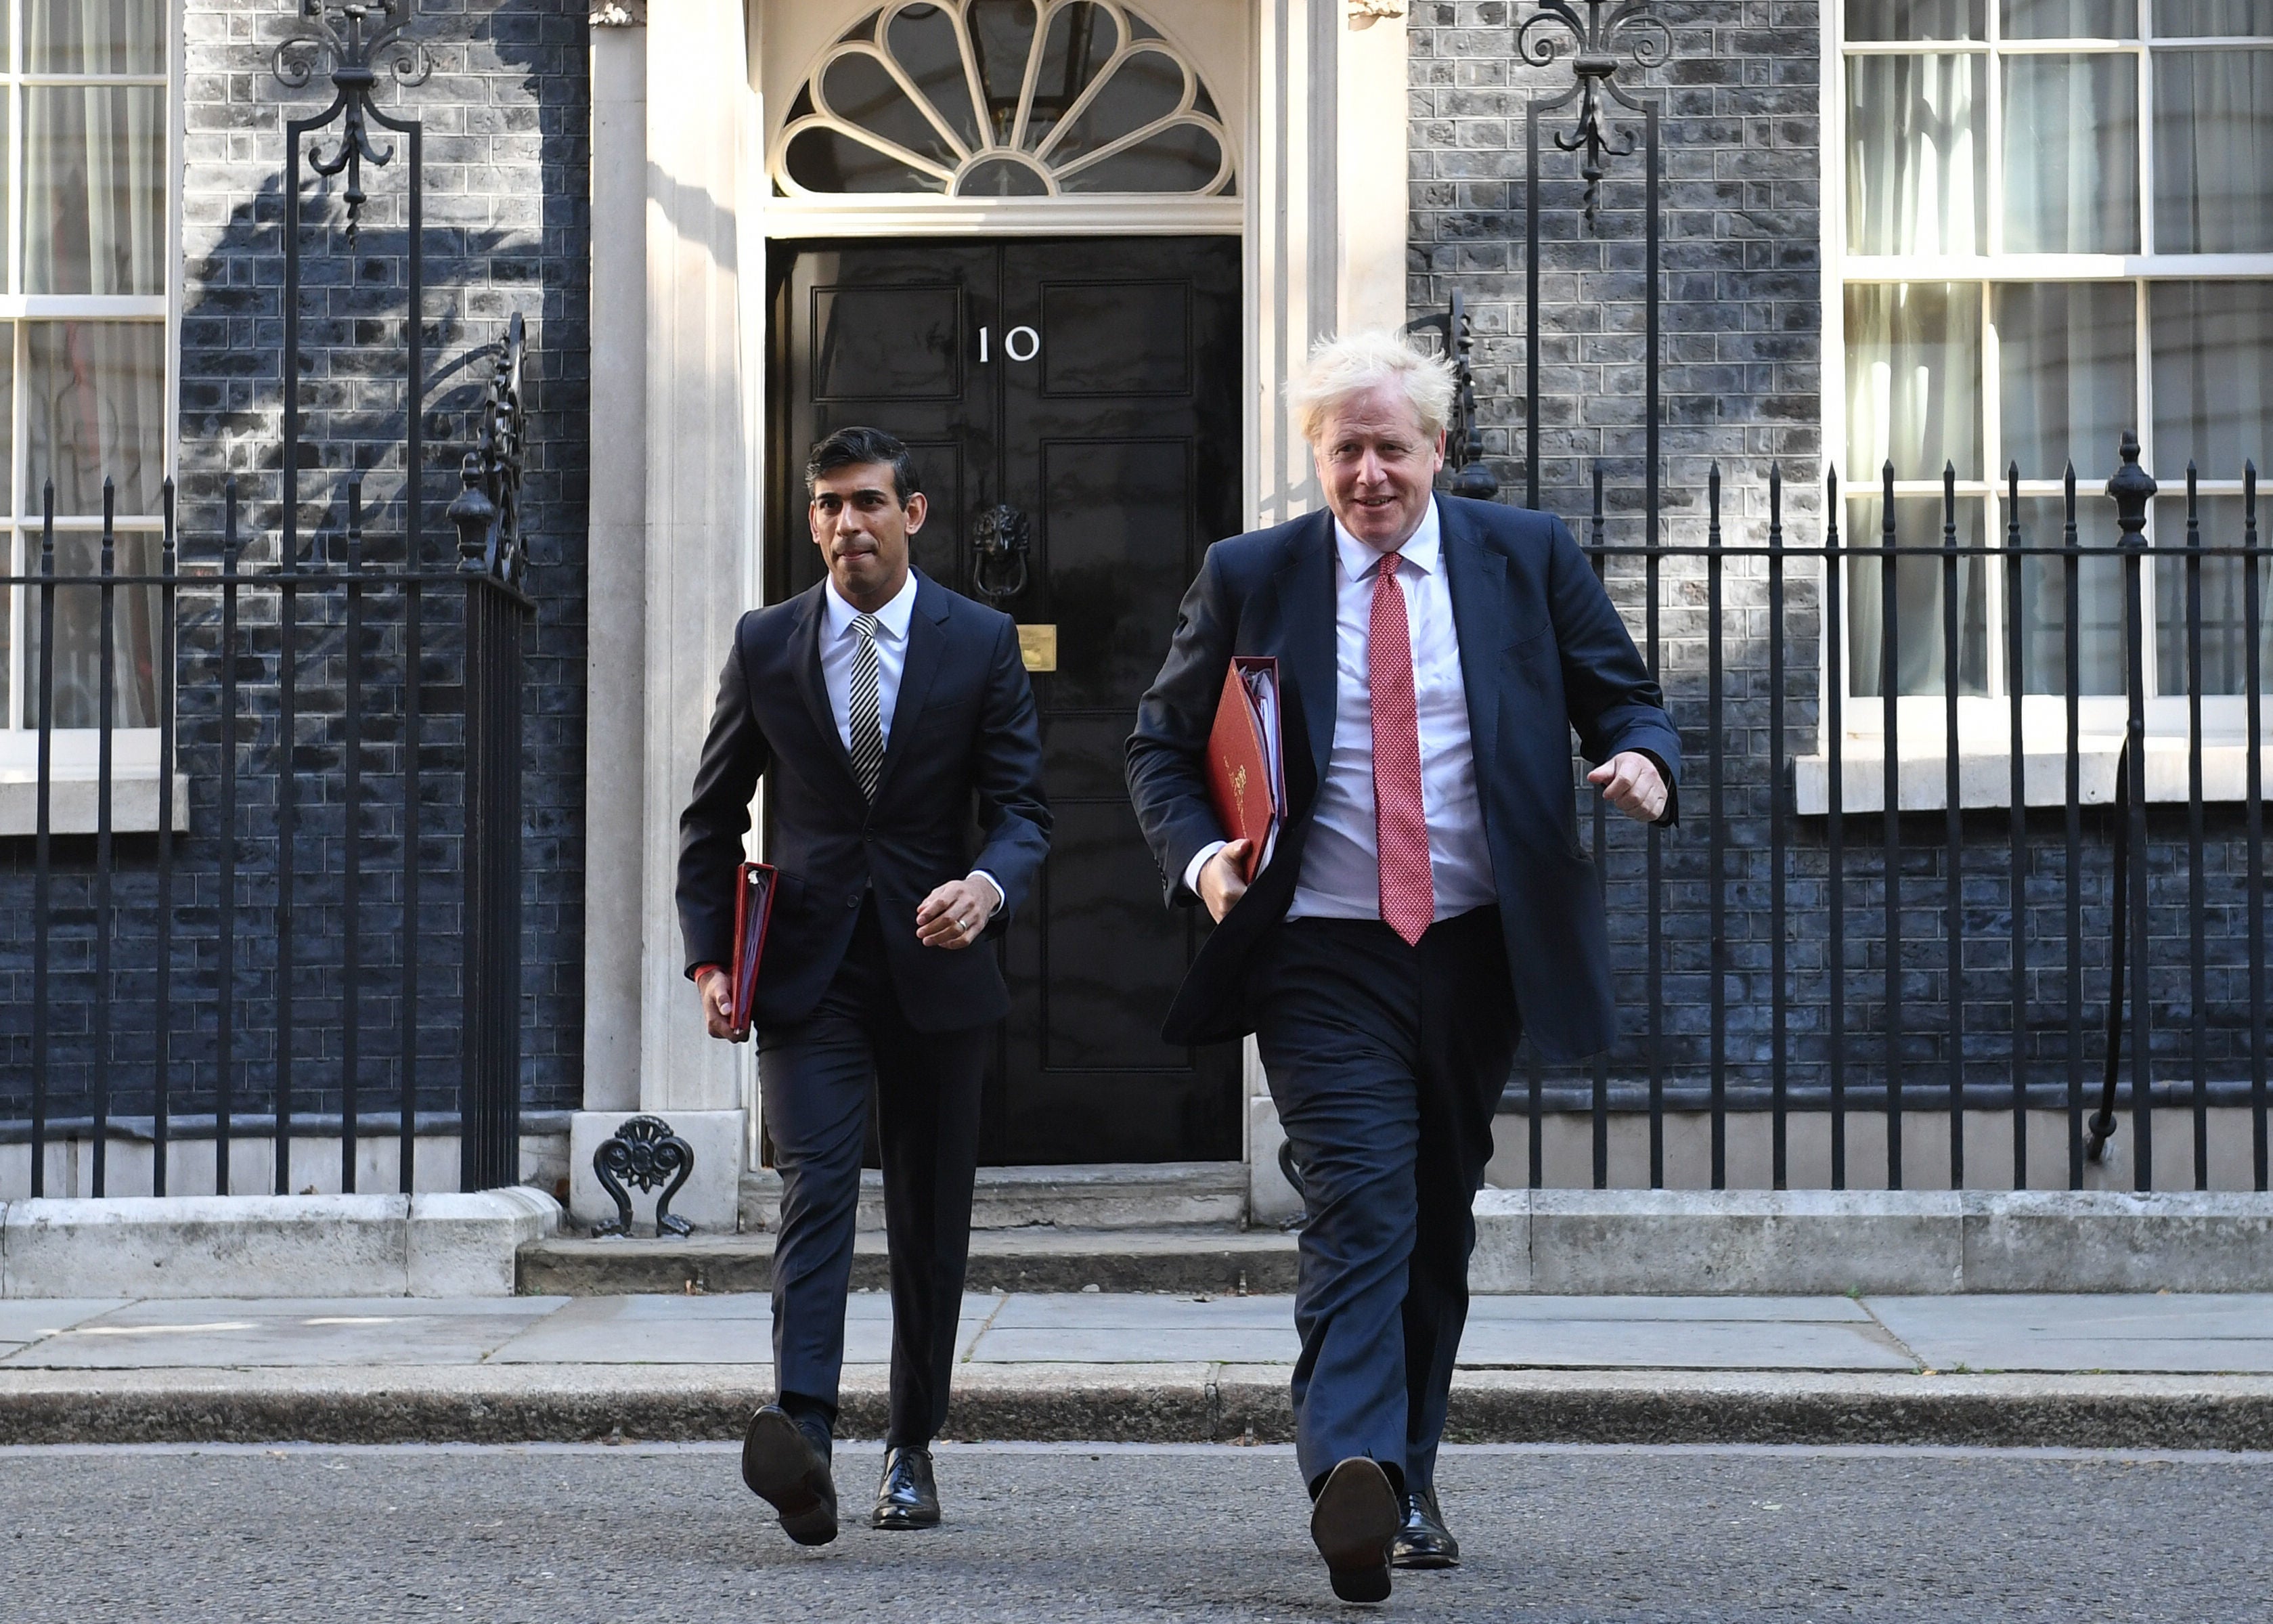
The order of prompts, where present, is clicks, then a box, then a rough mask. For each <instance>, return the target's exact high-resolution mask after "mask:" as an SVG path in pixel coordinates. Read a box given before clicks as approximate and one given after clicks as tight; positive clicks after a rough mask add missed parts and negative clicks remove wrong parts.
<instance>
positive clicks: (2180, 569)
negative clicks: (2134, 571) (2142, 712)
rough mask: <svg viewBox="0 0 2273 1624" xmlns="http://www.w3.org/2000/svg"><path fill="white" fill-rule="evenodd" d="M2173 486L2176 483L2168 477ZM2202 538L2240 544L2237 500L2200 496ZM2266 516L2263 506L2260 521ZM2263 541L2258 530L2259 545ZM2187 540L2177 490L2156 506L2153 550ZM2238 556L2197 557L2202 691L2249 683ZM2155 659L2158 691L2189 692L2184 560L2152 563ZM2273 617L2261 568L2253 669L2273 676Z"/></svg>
mask: <svg viewBox="0 0 2273 1624" xmlns="http://www.w3.org/2000/svg"><path fill="white" fill-rule="evenodd" d="M2172 483H2173V484H2174V485H2175V484H2177V483H2178V482H2177V481H2175V480H2174V481H2172ZM2201 501H2202V507H2201V510H2200V511H2201V515H2202V545H2203V546H2205V547H2238V546H2239V545H2241V542H2242V533H2241V498H2239V497H2238V496H2205V497H2203V498H2202V499H2201ZM2264 522H2265V515H2264V514H2263V512H2262V509H2261V511H2260V513H2259V515H2258V523H2260V524H2261V525H2262V524H2263V523H2264ZM2267 539H2268V538H2266V537H2265V536H2263V535H2262V533H2261V535H2260V536H2259V540H2260V542H2261V543H2262V542H2263V541H2265V540H2267ZM2186 545H2187V499H2186V495H2185V491H2184V487H2183V486H2180V490H2179V494H2178V495H2176V496H2166V497H2162V498H2158V499H2157V501H2156V503H2155V547H2156V550H2157V553H2162V552H2164V551H2165V550H2170V551H2175V552H2181V553H2182V552H2184V551H2185V549H2186ZM2241 564H2242V560H2239V559H2238V558H2210V559H2204V560H2202V692H2203V693H2205V694H2242V693H2247V691H2248V688H2249V666H2248V663H2247V651H2248V648H2249V641H2248V634H2247V627H2248V617H2247V614H2246V613H2245V609H2246V607H2247V605H2245V604H2244V603H2243V601H2242V589H2243V584H2244V583H2243V580H2242V569H2241ZM2155 608H2156V615H2155V626H2156V642H2155V657H2156V658H2155V664H2156V666H2157V682H2158V685H2159V687H2158V691H2159V692H2161V693H2164V694H2183V693H2186V692H2187V567H2186V564H2185V562H2184V560H2180V559H2173V558H2163V557H2157V560H2155ZM2269 620H2273V568H2267V567H2266V566H2265V564H2263V563H2262V562H2261V563H2260V564H2259V565H2258V576H2257V649H2258V662H2259V663H2258V673H2259V676H2260V679H2261V680H2262V679H2264V678H2266V677H2269V676H2273V641H2269V640H2268V638H2267V636H2266V630H2267V623H2268V621H2269Z"/></svg>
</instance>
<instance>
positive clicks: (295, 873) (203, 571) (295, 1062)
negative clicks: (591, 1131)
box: [0, 331, 529, 1196]
mask: <svg viewBox="0 0 2273 1624" xmlns="http://www.w3.org/2000/svg"><path fill="white" fill-rule="evenodd" d="M515 336H516V337H517V336H518V333H517V331H516V334H515ZM510 355H511V359H512V362H513V364H514V365H515V366H517V365H518V358H519V351H518V346H517V345H516V346H514V348H513V349H512V350H511V351H510ZM491 438H492V439H493V437H491ZM468 462H469V467H468V471H467V476H466V480H467V497H468V500H461V504H460V508H463V509H466V510H467V511H463V512H461V511H460V509H458V508H454V510H453V517H454V518H457V519H459V520H460V522H461V534H462V535H463V536H464V537H465V540H464V541H463V542H462V543H461V557H460V558H459V559H458V560H455V561H454V563H451V562H445V563H439V564H437V563H433V562H430V561H428V560H424V559H421V558H419V557H418V556H417V555H416V554H415V553H409V551H408V550H407V549H406V550H405V551H403V552H402V553H400V554H399V555H398V556H397V558H396V559H395V560H394V561H392V562H377V563H375V562H373V561H372V560H371V559H370V558H369V557H368V556H367V554H366V550H365V537H364V504H363V482H362V480H361V478H360V477H351V478H350V479H349V481H348V482H347V485H346V491H345V504H344V523H343V524H342V525H341V527H340V528H339V529H338V530H337V531H336V532H335V533H334V534H333V535H331V536H329V537H327V538H318V539H317V540H316V541H314V542H312V543H311V544H305V545H301V544H294V545H291V546H289V547H281V552H280V556H279V558H278V560H277V561H276V562H275V563H274V565H273V566H271V567H267V568H247V567H246V565H245V562H244V553H245V551H246V547H245V538H244V535H243V534H242V532H241V530H240V523H239V515H238V501H237V492H236V485H235V484H234V482H231V483H230V485H229V486H228V489H227V495H226V499H225V503H224V507H223V511H222V513H221V525H220V534H219V536H218V537H217V538H211V540H210V541H209V543H208V544H207V545H206V546H205V547H204V548H201V549H200V551H203V552H205V553H206V561H203V562H199V563H191V564H185V563H184V561H183V559H182V555H181V547H180V543H179V538H178V537H177V534H176V519H175V504H174V489H173V485H172V482H171V481H170V480H169V482H168V483H167V485H166V487H165V500H164V508H163V529H162V531H161V534H160V536H159V538H158V546H157V549H156V551H157V557H156V558H155V560H153V562H154V568H146V569H132V570H123V569H120V568H118V567H117V564H118V550H119V545H118V544H119V534H118V532H117V530H116V526H115V523H114V522H113V520H112V519H111V517H110V516H109V514H108V513H106V515H105V518H104V521H103V526H102V530H101V533H100V537H99V539H98V540H97V542H96V549H97V556H98V568H96V569H95V570H94V571H93V572H81V573H65V572H64V571H61V570H59V569H58V568H57V567H56V565H57V557H56V536H57V532H56V522H55V519H54V516H53V513H52V505H53V496H52V492H50V493H49V498H48V500H49V514H48V516H47V517H46V519H45V521H44V523H43V524H42V528H41V540H40V545H39V557H38V561H37V568H35V569H34V570H31V571H29V572H27V573H24V574H19V575H9V576H5V577H0V580H4V583H5V585H6V587H7V589H8V590H9V591H10V592H11V594H21V595H22V596H23V598H24V599H25V602H26V615H27V620H28V622H29V623H31V624H35V625H36V626H37V627H38V628H39V632H38V638H37V655H36V658H35V659H34V660H32V661H29V662H27V664H28V665H30V666H31V670H29V671H28V672H27V673H26V676H27V678H28V681H27V684H26V694H25V695H24V699H25V720H26V728H25V732H26V733H31V734H33V735H34V737H35V739H36V761H37V775H36V776H37V782H36V786H35V793H34V813H33V819H32V822H33V828H32V829H31V831H29V832H30V836H31V838H30V843H29V844H30V846H31V851H30V853H29V855H30V859H31V861H30V862H29V864H28V865H26V864H24V863H23V862H22V861H20V860H19V861H16V862H14V863H12V864H11V865H10V866H8V867H7V868H4V869H0V911H4V912H5V913H6V914H8V915H9V916H10V917H11V919H12V920H14V921H16V930H15V932H14V945H15V947H16V949H17V950H18V951H19V953H20V960H19V962H20V963H22V964H23V965H24V966H25V967H26V968H27V969H28V976H27V977H26V981H25V982H19V983H17V984H18V985H25V984H26V983H27V984H28V990H29V994H30V996H29V999H28V1008H26V1007H25V1006H24V1004H16V1007H15V1008H14V1010H13V1011H6V1014H8V1015H12V1016H13V1017H15V1018H19V1019H20V1020H21V1025H20V1026H18V1025H17V1024H16V1019H9V1021H8V1024H9V1025H10V1026H15V1029H16V1030H17V1031H19V1032H20V1033H22V1034H23V1040H22V1041H21V1044H20V1047H19V1045H18V1044H17V1043H16V1042H15V1041H11V1042H10V1044H9V1047H8V1048H7V1049H6V1050H4V1051H0V1052H4V1053H5V1056H6V1063H5V1064H4V1066H0V1138H6V1139H17V1140H19V1142H28V1144H29V1147H30V1152H31V1162H30V1172H29V1190H28V1193H30V1194H32V1195H34V1196H37V1195H41V1194H47V1193H50V1192H49V1178H48V1162H49V1156H48V1151H49V1146H50V1145H51V1144H52V1143H55V1142H56V1141H57V1140H58V1139H59V1138H61V1139H70V1140H78V1141H83V1142H84V1145H85V1158H86V1159H85V1181H84V1183H83V1184H78V1187H79V1189H80V1191H81V1192H82V1193H86V1194H89V1195H94V1196H103V1195H118V1194H156V1195H163V1194H167V1193H169V1162H170V1159H171V1158H170V1154H169V1153H170V1152H171V1151H172V1149H173V1147H175V1145H176V1142H177V1140H178V1139H181V1138H183V1137H185V1134H184V1130H186V1137H194V1138H195V1139H210V1141H211V1148H212V1156H213V1172H212V1176H211V1182H210V1184H209V1185H207V1184H206V1180H205V1178H204V1177H202V1175H200V1176H199V1179H198V1181H197V1182H198V1183H199V1185H200V1187H209V1188H211V1189H212V1190H214V1191H215V1192H219V1193H224V1194H226V1193H229V1192H232V1191H236V1190H241V1189H242V1188H243V1183H242V1180H241V1179H240V1178H239V1177H236V1174H235V1171H234V1169H233V1167H232V1156H233V1152H234V1151H235V1149H236V1147H237V1145H238V1144H239V1143H240V1142H241V1140H242V1139H243V1138H244V1135H245V1133H246V1132H247V1131H248V1130H249V1129H251V1128H252V1127H253V1125H254V1124H257V1125H258V1132H259V1133H260V1134H261V1135H262V1136H263V1137H265V1138H266V1139H267V1140H268V1142H269V1147H270V1154H269V1170H270V1174H271V1177H270V1179H269V1180H268V1183H269V1184H270V1186H271V1187H272V1188H273V1189H274V1191H275V1192H277V1193H280V1194H281V1193H287V1192H291V1191H293V1190H296V1189H299V1188H302V1187H304V1185H305V1184H309V1183H311V1182H314V1183H320V1184H324V1185H326V1187H332V1188H337V1189H341V1190H345V1191H354V1190H355V1189H356V1186H357V1183H358V1175H357V1169H358V1164H359V1161H360V1147H361V1146H362V1144H363V1142H364V1140H365V1139H366V1138H367V1137H368V1136H370V1135H371V1134H372V1133H373V1132H385V1133H387V1134H388V1135H389V1136H390V1137H392V1138H393V1139H394V1140H395V1142H396V1145H397V1147H398V1149H397V1154H396V1158H395V1161H396V1168H395V1181H394V1182H395V1183H396V1184H398V1185H399V1187H400V1188H401V1190H402V1191H404V1192H409V1190H410V1189H411V1188H412V1187H413V1183H414V1180H415V1179H416V1177H417V1168H416V1154H417V1147H416V1140H417V1138H418V1136H419V1135H420V1134H422V1133H429V1134H431V1133H434V1132H451V1131H452V1130H456V1131H457V1132H458V1133H459V1138H460V1141H461V1165H460V1168H459V1170H458V1177H459V1183H460V1186H461V1188H465V1189H481V1188H488V1187H491V1186H494V1185H498V1184H510V1183H513V1182H514V1180H515V1179H516V1178H517V1177H518V1165H517V1156H518V1144H517V1138H518V1135H517V1128H516V1123H517V1114H518V1109H519V1086H520V1077H519V1071H520V1066H519V1033H520V1014H521V1011H520V978H519V965H518V943H517V936H518V918H519V906H520V828H519V823H520V811H519V808H520V791H519V784H520V771H521V761H520V737H521V731H520V717H521V687H522V683H521V627H522V624H523V621H524V619H525V617H526V614H527V612H528V610H529V600H528V599H527V598H526V597H524V596H523V594H522V592H521V587H520V583H519V576H520V573H521V553H520V547H519V538H518V533H517V530H515V531H512V532H507V533H506V535H505V536H504V538H503V540H502V542H501V541H500V537H499V532H498V527H497V525H496V524H495V523H494V522H493V521H494V515H495V509H496V508H497V506H498V503H497V501H496V500H495V499H496V498H497V497H499V495H500V494H502V493H503V485H504V483H505V480H506V477H507V476H506V473H505V472H504V471H503V470H502V469H501V467H500V465H499V462H498V461H497V459H496V458H494V457H491V456H488V455H486V454H484V455H479V456H476V457H469V459H468ZM485 503H486V504H487V505H488V508H489V509H490V511H488V512H484V510H483V509H484V504H485ZM280 545H281V544H280ZM90 596H91V597H92V598H93V602H92V604H90V603H89V602H88V598H90ZM138 598H139V600H140V602H139V604H138V603H137V602H136V600H137V599H138ZM123 607H125V608H129V609H135V610H140V609H146V610H147V611H148V612H149V613H148V614H147V616H146V618H145V619H143V620H138V622H137V623H138V624H147V625H150V626H153V627H154V630H155V637H154V647H151V648H147V649H144V650H139V655H140V658H137V659H127V658H121V650H120V644H119V635H118V632H119V627H120V624H121V620H122V608H123ZM59 608H62V609H64V610H65V611H67V612H75V613H67V614H66V616H65V618H66V620H68V621H69V622H70V624H68V625H65V626H64V628H62V630H61V633H60V637H61V643H60V644H59V628H58V611H59ZM129 618H130V619H131V618H134V617H132V616H131V615H130V616H129ZM90 630H91V633H92V635H91V636H90V635H89V633H90ZM89 643H91V644H92V647H93V651H94V658H93V659H91V660H89V659H86V658H83V657H84V655H85V654H86V651H87V650H86V649H85V648H83V647H81V646H80V645H83V644H89ZM59 646H61V647H63V648H64V652H65V654H66V658H73V657H74V656H76V657H79V658H74V665H75V668H77V669H79V670H81V671H83V670H84V668H85V667H86V666H89V665H91V666H92V667H93V672H94V683H93V686H94V690H95V692H94V704H93V710H92V714H87V715H82V714H79V712H80V711H85V710H86V704H85V701H84V697H83V696H82V697H81V698H79V700H78V701H77V702H76V703H74V701H73V700H72V697H71V695H68V694H65V693H62V692H59V687H58V682H57V673H56V660H57V655H58V650H59ZM185 667H186V668H193V669H194V671H195V672H196V673H198V675H197V678H196V680H192V681H190V682H186V683H185V682H183V681H181V680H180V679H179V678H178V676H177V671H178V670H179V669H182V668H185ZM122 682H124V684H125V685H126V686H128V687H131V688H136V689H138V690H139V691H137V692H135V693H134V694H132V695H131V698H132V700H133V703H132V704H131V711H132V712H133V716H132V717H131V718H123V717H122V709H123V707H122V700H123V699H124V698H125V697H127V695H124V694H123V693H122ZM437 698H439V700H440V703H436V700H437ZM129 720H135V721H147V722H148V723H149V724H150V726H146V727H130V726H127V725H126V724H127V721H129ZM74 724H78V726H74ZM152 735H154V753H155V763H156V771H155V773H154V781H153V778H152V777H142V778H137V779H128V778H122V775H121V773H120V771H119V769H118V758H119V756H120V754H121V749H120V746H121V744H122V743H123V742H124V741H130V740H131V741H136V742H139V743H150V742H153V740H152ZM90 739H91V741H92V743H93V746H94V749H93V760H94V772H93V775H92V778H91V779H90V778H86V777H84V776H81V775H75V774H73V773H72V772H71V771H67V770H66V768H65V767H64V765H63V764H60V763H58V760H57V745H58V742H59V741H65V742H71V743H79V742H81V741H88V740H90ZM74 754H75V755H77V756H79V757H81V758H84V756H85V755H86V752H84V751H78V752H74ZM90 783H91V786H92V788H93V792H94V818H93V822H92V828H91V829H87V828H86V827H84V826H79V825H78V824H77V823H76V822H74V826H73V827H71V829H70V830H68V831H64V830H60V829H59V828H58V819H57V817H56V793H57V791H58V790H59V789H63V790H67V791H68V790H75V789H81V788H84V787H86V786H87V785H89V784H90ZM129 783H131V785H132V786H133V788H134V789H135V790H136V791H137V793H146V794H148V795H150V796H151V797H153V798H154V803H155V804H154V823H146V822H143V821H141V820H140V819H139V818H137V819H134V820H131V821H132V822H134V823H136V824H137V827H136V829H135V830H134V831H133V832H131V833H126V832H122V830H121V828H120V819H119V817H118V816H117V813H118V805H119V799H120V793H121V790H122V786H124V785H127V784H129ZM177 793H179V794H183V795H184V799H185V800H186V801H187V804H188V807H189V808H190V816H189V818H188V820H187V822H186V823H185V824H180V825H177V822H176V795H177ZM438 824H439V827H438ZM90 836H91V838H89V837H90ZM130 847H131V849H126V848H130ZM453 868H454V869H456V870H457V871H458V873H459V874H460V875H461V876H462V879H463V891H462V896H461V898H451V897H450V896H449V895H448V894H447V892H446V889H445V887H446V882H447V880H448V878H449V877H450V875H449V873H448V871H449V870H450V869H453ZM422 944H426V945H427V946H428V947H429V948H430V951H431V947H433V946H435V945H439V946H440V947H442V948H443V949H445V950H447V951H448V956H449V957H454V958H455V959H456V960H457V962H456V964H455V965H452V964H450V963H448V962H446V961H445V962H442V963H439V964H438V963H435V962H434V961H433V959H432V958H431V956H429V957H422V951H421V950H422ZM452 981H454V982H455V985H454V986H453V985H450V983H451V982H452ZM9 1003H15V1001H14V1000H0V1005H4V1004H9ZM311 1130H312V1131H313V1132H319V1133H322V1134H325V1135H326V1136H329V1135H332V1134H336V1136H337V1139H338V1168H337V1173H336V1176H335V1177H334V1176H332V1175H331V1174H330V1171H329V1169H325V1170H323V1171H322V1172H318V1171H315V1170H313V1169H310V1168H308V1167H307V1166H306V1165H305V1163H304V1162H303V1163H302V1164H301V1165H299V1166H296V1165H295V1156H296V1141H300V1142H303V1143H302V1145H301V1148H300V1150H299V1154H300V1155H301V1156H303V1157H304V1156H305V1154H307V1152H306V1150H305V1147H304V1141H305V1140H306V1139H308V1138H309V1137H311ZM145 1137H146V1139H147V1142H148V1143H149V1146H150V1148H151V1152H152V1171H151V1173H150V1175H149V1176H148V1178H147V1181H146V1182H144V1181H142V1180H140V1179H139V1178H138V1179H137V1180H136V1181H135V1184H134V1187H131V1188H122V1187H121V1185H120V1182H119V1180H118V1179H117V1178H116V1177H115V1176H114V1173H113V1169H111V1167H110V1165H109V1162H110V1156H111V1150H112V1146H113V1141H114V1139H119V1140H121V1141H122V1142H124V1141H130V1140H135V1139H144V1138H145ZM75 1182H76V1181H75ZM429 1182H430V1184H431V1179H430V1180H429Z"/></svg>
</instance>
